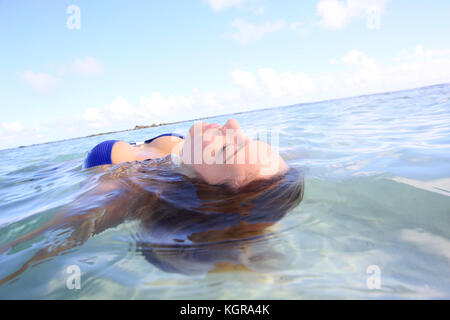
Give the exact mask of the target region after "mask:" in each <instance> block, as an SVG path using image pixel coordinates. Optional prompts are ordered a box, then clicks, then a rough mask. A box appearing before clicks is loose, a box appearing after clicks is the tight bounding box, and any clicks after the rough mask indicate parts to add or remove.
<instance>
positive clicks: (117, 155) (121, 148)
mask: <svg viewBox="0 0 450 320" xmlns="http://www.w3.org/2000/svg"><path fill="white" fill-rule="evenodd" d="M136 156H137V150H136V148H134V147H133V146H132V145H130V144H129V143H128V142H125V141H117V142H116V143H114V146H113V148H112V150H111V162H112V163H113V164H118V163H122V162H128V161H134V160H136Z"/></svg>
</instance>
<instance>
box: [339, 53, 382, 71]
mask: <svg viewBox="0 0 450 320" xmlns="http://www.w3.org/2000/svg"><path fill="white" fill-rule="evenodd" d="M341 62H342V63H343V64H347V65H357V66H362V67H365V68H371V69H374V68H376V63H375V59H374V58H369V57H368V56H367V55H366V54H365V53H364V52H362V51H358V50H350V51H349V52H348V53H347V54H346V55H345V56H343V57H342V58H341Z"/></svg>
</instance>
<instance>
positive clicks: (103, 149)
mask: <svg viewBox="0 0 450 320" xmlns="http://www.w3.org/2000/svg"><path fill="white" fill-rule="evenodd" d="M164 136H175V137H179V138H181V139H184V136H182V135H181V134H177V133H163V134H160V135H159V136H157V137H154V138H152V139H148V140H145V142H144V143H150V142H152V141H153V140H155V139H157V138H159V137H164ZM117 141H120V140H107V141H103V142H102V143H99V144H98V145H96V146H95V147H94V148H92V150H91V151H90V152H89V154H88V155H87V157H86V159H85V160H84V167H85V168H90V167H95V166H100V165H103V164H112V161H111V151H112V148H113V146H114V143H116V142H117Z"/></svg>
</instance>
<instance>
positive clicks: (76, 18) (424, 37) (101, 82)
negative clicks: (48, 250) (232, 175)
mask: <svg viewBox="0 0 450 320" xmlns="http://www.w3.org/2000/svg"><path fill="white" fill-rule="evenodd" d="M449 12H450V1H448V0H436V1H422V0H316V1H313V0H308V1H298V0H295V1H288V0H279V1H273V0H272V1H269V0H183V1H179V0H176V1H175V0H167V1H156V0H155V1H153V0H142V1H141V0H129V1H114V0H96V1H92V0H71V1H65V0H59V1H51V0H20V1H17V0H0V46H1V50H0V111H1V113H0V114H1V116H0V149H5V148H13V147H18V146H20V145H30V144H35V143H42V142H48V141H55V140H61V139H68V138H74V137H81V136H86V135H89V134H95V133H101V132H108V131H118V130H125V129H131V128H134V126H135V125H151V124H153V123H156V124H159V123H167V122H174V121H182V120H190V119H195V118H199V117H207V116H213V115H221V114H228V113H233V112H242V111H247V110H255V109H260V108H268V107H275V106H285V105H292V104H296V103H303V102H313V101H320V100H327V99H335V98H342V97H350V96H357V95H362V94H372V93H378V92H389V91H396V90H402V89H410V88H415V87H421V86H427V85H433V84H440V83H449V82H450V40H449V39H450V37H449V36H448V34H449V32H450V19H449Z"/></svg>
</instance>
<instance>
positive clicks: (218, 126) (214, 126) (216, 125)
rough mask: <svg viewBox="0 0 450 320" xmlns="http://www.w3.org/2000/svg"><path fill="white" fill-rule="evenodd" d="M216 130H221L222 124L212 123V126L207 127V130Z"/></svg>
mask: <svg viewBox="0 0 450 320" xmlns="http://www.w3.org/2000/svg"><path fill="white" fill-rule="evenodd" d="M214 128H220V124H218V123H210V124H208V125H207V126H206V127H205V129H206V130H208V129H214Z"/></svg>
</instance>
